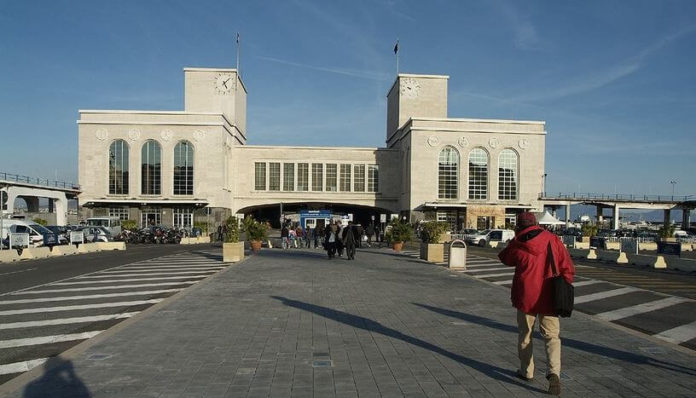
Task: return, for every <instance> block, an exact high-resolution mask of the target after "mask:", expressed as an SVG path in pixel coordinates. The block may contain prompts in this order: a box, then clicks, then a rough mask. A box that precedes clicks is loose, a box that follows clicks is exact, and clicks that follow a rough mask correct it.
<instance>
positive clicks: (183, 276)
mask: <svg viewBox="0 0 696 398" xmlns="http://www.w3.org/2000/svg"><path fill="white" fill-rule="evenodd" d="M209 276H210V275H203V276H193V275H191V276H186V275H182V276H170V277H162V278H138V279H113V280H109V281H81V282H59V283H52V284H50V286H69V285H89V284H96V283H121V282H140V281H166V280H172V279H186V278H190V279H205V278H207V277H209Z"/></svg>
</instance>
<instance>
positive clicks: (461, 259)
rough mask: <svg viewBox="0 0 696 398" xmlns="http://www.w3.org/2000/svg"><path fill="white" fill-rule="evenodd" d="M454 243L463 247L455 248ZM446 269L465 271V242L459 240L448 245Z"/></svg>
mask: <svg viewBox="0 0 696 398" xmlns="http://www.w3.org/2000/svg"><path fill="white" fill-rule="evenodd" d="M455 243H461V244H462V246H463V247H455V246H454V245H455ZM447 267H449V268H456V269H462V270H465V269H466V242H464V241H463V240H461V239H455V240H453V241H452V243H450V246H449V259H448V261H447Z"/></svg>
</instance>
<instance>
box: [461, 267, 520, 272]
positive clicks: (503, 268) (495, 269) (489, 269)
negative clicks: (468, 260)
mask: <svg viewBox="0 0 696 398" xmlns="http://www.w3.org/2000/svg"><path fill="white" fill-rule="evenodd" d="M509 270H510V267H502V268H481V269H471V270H466V272H488V271H509Z"/></svg>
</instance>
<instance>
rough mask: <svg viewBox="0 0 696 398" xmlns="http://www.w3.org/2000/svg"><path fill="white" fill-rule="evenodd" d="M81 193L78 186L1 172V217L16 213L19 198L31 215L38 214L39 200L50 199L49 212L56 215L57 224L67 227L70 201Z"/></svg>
mask: <svg viewBox="0 0 696 398" xmlns="http://www.w3.org/2000/svg"><path fill="white" fill-rule="evenodd" d="M80 192H81V190H80V186H79V185H77V184H73V183H69V182H63V181H51V180H47V179H41V178H33V177H28V176H23V175H18V174H11V173H4V172H0V217H2V216H3V215H4V214H12V213H13V212H14V203H15V200H16V199H17V198H21V199H23V200H24V201H25V202H26V204H27V210H28V211H29V212H30V213H38V211H39V198H47V199H48V210H49V212H50V213H54V212H55V214H56V224H57V225H65V224H66V220H67V211H68V200H69V199H75V198H77V195H79V194H80Z"/></svg>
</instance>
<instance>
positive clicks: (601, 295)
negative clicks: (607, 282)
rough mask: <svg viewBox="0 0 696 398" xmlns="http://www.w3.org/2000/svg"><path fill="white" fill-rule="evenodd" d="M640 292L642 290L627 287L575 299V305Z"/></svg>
mask: <svg viewBox="0 0 696 398" xmlns="http://www.w3.org/2000/svg"><path fill="white" fill-rule="evenodd" d="M638 290H640V289H638V288H636V287H630V286H627V287H622V288H620V289H613V290H607V291H604V292H599V293H592V294H586V295H584V296H578V297H575V304H576V305H577V304H582V303H587V302H590V301H596V300H601V299H605V298H608V297H614V296H620V295H622V294H626V293H631V292H635V291H638Z"/></svg>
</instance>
